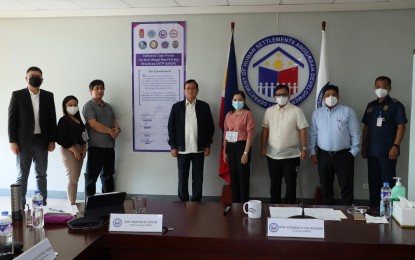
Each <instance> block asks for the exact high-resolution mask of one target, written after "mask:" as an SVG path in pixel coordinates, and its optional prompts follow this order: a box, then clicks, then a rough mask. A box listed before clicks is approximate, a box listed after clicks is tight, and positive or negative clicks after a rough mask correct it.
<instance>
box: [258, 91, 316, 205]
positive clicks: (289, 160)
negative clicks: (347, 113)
mask: <svg viewBox="0 0 415 260" xmlns="http://www.w3.org/2000/svg"><path fill="white" fill-rule="evenodd" d="M274 93H275V99H276V101H277V104H276V105H273V106H272V107H269V108H267V110H266V111H265V115H264V118H263V120H262V135H261V157H262V158H264V157H267V161H268V171H269V177H270V179H271V189H270V193H271V199H270V203H271V204H280V203H281V183H282V178H283V177H284V179H285V184H286V191H285V198H284V203H286V204H293V203H295V200H296V189H297V171H298V167H299V165H300V159H301V160H304V159H306V158H307V132H306V128H307V127H308V123H307V120H306V118H305V116H304V112H303V110H302V109H301V108H299V107H297V106H295V105H293V104H291V103H290V102H289V100H290V89H289V88H288V87H287V86H286V85H278V86H277V87H276V88H275V91H274ZM300 141H301V146H300Z"/></svg>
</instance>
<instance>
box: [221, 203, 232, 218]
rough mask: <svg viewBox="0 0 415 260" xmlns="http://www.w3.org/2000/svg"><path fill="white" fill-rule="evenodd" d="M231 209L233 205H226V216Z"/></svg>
mask: <svg viewBox="0 0 415 260" xmlns="http://www.w3.org/2000/svg"><path fill="white" fill-rule="evenodd" d="M229 210H231V206H229V205H228V206H226V208H225V209H224V210H223V215H224V216H226V214H228V212H229Z"/></svg>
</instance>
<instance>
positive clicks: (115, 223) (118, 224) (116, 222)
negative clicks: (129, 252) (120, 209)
mask: <svg viewBox="0 0 415 260" xmlns="http://www.w3.org/2000/svg"><path fill="white" fill-rule="evenodd" d="M112 225H113V226H114V227H121V225H122V220H121V219H120V218H115V219H114V220H113V221H112Z"/></svg>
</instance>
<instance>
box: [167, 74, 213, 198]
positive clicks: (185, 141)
mask: <svg viewBox="0 0 415 260" xmlns="http://www.w3.org/2000/svg"><path fill="white" fill-rule="evenodd" d="M198 92H199V86H198V84H197V82H196V81H195V80H193V79H190V80H188V81H186V82H185V84H184V95H185V97H186V99H185V100H183V101H179V102H177V103H176V104H174V105H173V107H172V109H171V112H170V117H169V123H168V130H169V141H168V142H169V145H170V147H171V151H170V153H171V156H173V157H177V167H178V169H179V188H178V195H179V198H180V200H181V201H189V191H188V179H189V170H190V163H192V201H201V200H202V186H203V164H204V157H205V156H209V154H210V145H211V144H212V142H213V139H212V138H213V133H214V132H215V125H214V124H213V118H212V113H211V111H210V107H209V105H208V104H207V103H206V102H203V101H202V100H199V99H197V100H196V96H197V93H198Z"/></svg>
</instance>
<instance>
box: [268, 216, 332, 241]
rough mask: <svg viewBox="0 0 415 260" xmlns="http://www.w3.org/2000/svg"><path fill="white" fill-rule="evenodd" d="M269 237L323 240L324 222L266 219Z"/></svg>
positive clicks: (317, 220) (315, 220)
mask: <svg viewBox="0 0 415 260" xmlns="http://www.w3.org/2000/svg"><path fill="white" fill-rule="evenodd" d="M267 227H268V232H267V235H268V236H269V237H306V238H324V220H321V219H285V218H284V219H282V218H268V225H267Z"/></svg>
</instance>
